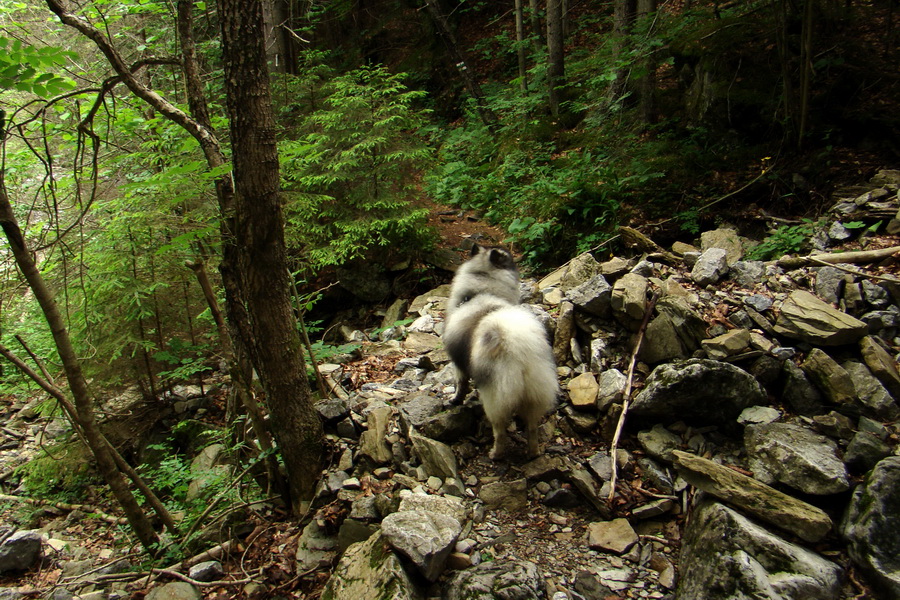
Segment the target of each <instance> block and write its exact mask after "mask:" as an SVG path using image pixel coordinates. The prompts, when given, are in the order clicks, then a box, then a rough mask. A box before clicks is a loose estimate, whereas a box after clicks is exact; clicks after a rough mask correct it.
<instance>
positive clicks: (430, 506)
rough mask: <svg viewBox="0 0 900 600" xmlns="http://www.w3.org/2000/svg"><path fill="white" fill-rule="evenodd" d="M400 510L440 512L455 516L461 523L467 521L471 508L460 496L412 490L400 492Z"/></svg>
mask: <svg viewBox="0 0 900 600" xmlns="http://www.w3.org/2000/svg"><path fill="white" fill-rule="evenodd" d="M400 510H412V511H415V510H423V511H428V512H433V513H439V514H442V515H447V516H449V517H453V518H454V519H456V520H457V521H459V522H460V523H465V521H466V520H467V519H468V515H469V509H467V508H466V506H465V504H463V502H462V500H461V499H459V498H454V497H452V496H435V495H432V494H421V493H416V492H412V491H410V490H403V491H401V492H400Z"/></svg>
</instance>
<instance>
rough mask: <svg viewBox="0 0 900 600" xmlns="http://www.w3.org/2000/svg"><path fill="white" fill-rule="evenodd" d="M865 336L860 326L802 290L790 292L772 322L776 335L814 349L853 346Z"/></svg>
mask: <svg viewBox="0 0 900 600" xmlns="http://www.w3.org/2000/svg"><path fill="white" fill-rule="evenodd" d="M868 332H869V328H868V326H867V325H866V324H865V323H864V322H862V321H860V320H859V319H857V318H855V317H851V316H850V315H848V314H847V313H845V312H842V311H840V310H837V309H835V308H832V307H831V306H830V305H828V304H827V303H825V302H824V301H822V300H820V299H819V298H818V297H816V296H815V295H813V294H811V293H809V292H807V291H804V290H796V291H794V292H791V294H790V295H789V296H788V298H787V300H785V301H784V303H783V304H782V305H781V313H780V314H779V315H778V320H777V321H776V322H775V333H776V334H778V335H783V336H785V337H789V338H791V339H795V340H802V341H804V342H808V343H810V344H813V345H816V346H840V345H843V344H853V343H855V342H857V341H859V339H860V338H862V337H863V336H865V335H866V334H867V333H868Z"/></svg>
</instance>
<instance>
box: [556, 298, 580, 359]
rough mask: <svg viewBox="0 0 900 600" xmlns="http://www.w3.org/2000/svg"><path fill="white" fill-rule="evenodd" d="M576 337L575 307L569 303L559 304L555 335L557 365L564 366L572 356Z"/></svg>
mask: <svg viewBox="0 0 900 600" xmlns="http://www.w3.org/2000/svg"><path fill="white" fill-rule="evenodd" d="M574 337H575V305H574V304H572V303H571V302H569V301H563V302H560V303H559V313H558V314H557V317H556V331H555V332H554V333H553V358H555V359H556V364H558V365H564V364H566V363H567V362H568V361H569V356H570V355H571V351H570V348H571V344H572V340H573V339H574Z"/></svg>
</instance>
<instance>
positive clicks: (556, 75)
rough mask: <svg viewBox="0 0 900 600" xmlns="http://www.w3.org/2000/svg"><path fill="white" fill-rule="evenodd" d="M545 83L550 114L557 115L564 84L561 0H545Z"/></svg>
mask: <svg viewBox="0 0 900 600" xmlns="http://www.w3.org/2000/svg"><path fill="white" fill-rule="evenodd" d="M547 84H548V86H549V87H550V114H552V115H553V116H554V117H558V116H559V115H560V105H561V104H562V101H563V98H564V96H565V94H564V91H565V85H566V65H565V53H564V37H563V8H562V0H547Z"/></svg>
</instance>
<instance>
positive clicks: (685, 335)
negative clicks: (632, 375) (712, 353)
mask: <svg viewBox="0 0 900 600" xmlns="http://www.w3.org/2000/svg"><path fill="white" fill-rule="evenodd" d="M656 311H657V313H658V316H657V317H656V318H655V319H653V320H652V321H650V323H649V325H648V326H647V331H646V332H645V334H644V343H643V344H642V346H641V352H640V355H639V357H640V359H641V360H643V361H644V362H648V363H651V364H655V363H658V362H663V361H666V360H671V359H673V358H688V357H689V356H691V354H692V353H693V352H694V351H695V350H696V349H697V348H699V347H700V343H701V342H702V340H703V339H705V338H706V327H707V324H706V321H704V320H703V317H701V316H700V315H699V313H697V311H695V310H694V309H693V308H691V306H690V303H689V302H688V301H687V300H685V299H684V298H682V297H679V296H666V297H665V298H663V299H662V300H660V301H659V302H657V304H656Z"/></svg>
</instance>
